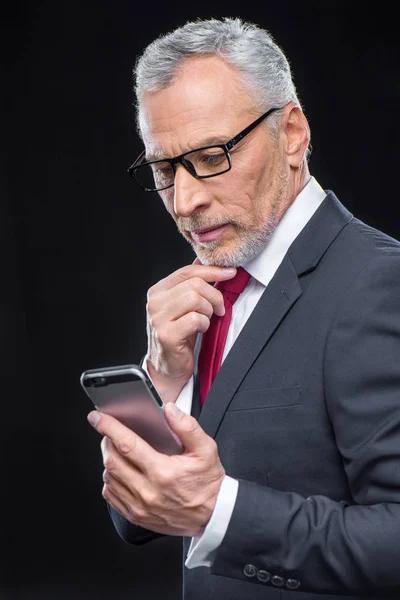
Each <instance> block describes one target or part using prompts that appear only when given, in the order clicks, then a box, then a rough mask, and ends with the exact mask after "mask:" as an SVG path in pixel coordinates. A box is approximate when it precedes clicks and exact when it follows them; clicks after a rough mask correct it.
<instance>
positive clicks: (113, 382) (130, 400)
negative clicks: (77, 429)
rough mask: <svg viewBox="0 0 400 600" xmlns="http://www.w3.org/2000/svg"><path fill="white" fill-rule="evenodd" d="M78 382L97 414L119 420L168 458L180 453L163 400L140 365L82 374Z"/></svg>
mask: <svg viewBox="0 0 400 600" xmlns="http://www.w3.org/2000/svg"><path fill="white" fill-rule="evenodd" d="M80 382H81V385H82V387H83V389H84V390H85V392H86V394H87V395H88V396H89V398H90V400H91V401H92V402H93V404H94V406H95V407H96V408H97V409H98V410H99V411H101V412H103V413H106V414H108V415H111V416H113V417H115V418H116V419H118V421H120V422H121V423H123V425H126V427H129V429H131V430H132V431H134V432H135V433H137V434H138V435H139V436H140V437H141V438H143V439H144V440H145V441H146V442H147V443H149V444H150V445H151V446H153V448H154V449H155V450H157V451H158V452H162V453H164V454H169V455H172V454H181V453H182V452H183V450H184V448H183V445H182V442H181V441H180V439H179V438H178V437H177V436H176V435H175V433H174V432H173V431H172V430H171V428H170V427H169V425H168V423H167V420H166V418H165V414H164V406H165V405H164V402H163V400H162V399H161V397H160V395H159V394H158V392H157V390H156V388H155V387H154V386H153V384H152V382H151V379H150V377H149V376H148V375H147V373H146V371H144V370H143V369H142V368H141V367H140V366H139V365H122V366H119V367H104V368H102V369H91V370H89V371H84V372H83V373H82V375H81V378H80Z"/></svg>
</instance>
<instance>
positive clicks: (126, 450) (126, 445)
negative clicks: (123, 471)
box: [116, 434, 136, 456]
mask: <svg viewBox="0 0 400 600" xmlns="http://www.w3.org/2000/svg"><path fill="white" fill-rule="evenodd" d="M135 442H136V438H135V436H134V435H130V434H129V435H125V436H123V437H122V438H121V439H119V440H118V442H117V443H116V447H117V450H118V452H119V453H120V454H122V455H123V456H126V455H128V454H130V453H131V452H132V450H133V449H134V447H135Z"/></svg>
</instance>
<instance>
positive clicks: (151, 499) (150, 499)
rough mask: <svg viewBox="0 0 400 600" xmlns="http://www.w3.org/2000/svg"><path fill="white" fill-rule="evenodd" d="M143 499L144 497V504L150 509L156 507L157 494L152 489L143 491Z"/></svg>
mask: <svg viewBox="0 0 400 600" xmlns="http://www.w3.org/2000/svg"><path fill="white" fill-rule="evenodd" d="M141 497H142V502H143V504H144V505H145V506H148V507H150V506H155V505H156V500H157V494H156V493H155V491H154V490H152V489H150V488H146V489H144V490H142V493H141Z"/></svg>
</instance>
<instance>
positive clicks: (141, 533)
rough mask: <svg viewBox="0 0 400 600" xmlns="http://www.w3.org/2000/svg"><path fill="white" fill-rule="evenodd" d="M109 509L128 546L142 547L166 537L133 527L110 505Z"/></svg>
mask: <svg viewBox="0 0 400 600" xmlns="http://www.w3.org/2000/svg"><path fill="white" fill-rule="evenodd" d="M107 507H108V512H109V513H110V517H111V520H112V522H113V524H114V527H115V529H116V530H117V532H118V534H119V535H120V537H121V538H122V539H123V540H124V541H125V542H127V543H128V544H134V545H135V546H141V545H142V544H146V543H147V542H151V541H153V540H156V539H157V538H160V537H164V536H163V534H161V533H155V532H154V531H150V530H149V529H144V528H143V527H139V526H138V525H133V523H131V522H130V521H128V520H127V519H125V517H123V516H122V515H120V514H119V512H118V511H116V510H115V508H113V507H112V506H111V505H110V504H108V503H107Z"/></svg>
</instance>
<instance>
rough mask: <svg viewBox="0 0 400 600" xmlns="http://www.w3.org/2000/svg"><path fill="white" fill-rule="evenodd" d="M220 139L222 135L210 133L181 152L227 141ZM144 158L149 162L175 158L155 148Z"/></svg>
mask: <svg viewBox="0 0 400 600" xmlns="http://www.w3.org/2000/svg"><path fill="white" fill-rule="evenodd" d="M222 140H223V136H217V135H211V136H209V137H206V138H204V139H202V140H200V141H199V140H198V141H197V143H196V144H193V147H190V148H188V150H185V152H182V154H185V153H186V152H192V151H194V150H197V149H198V148H204V147H205V146H214V145H215V146H219V145H220V144H226V143H227V142H228V141H229V140H226V141H222ZM145 158H146V161H148V162H150V161H152V160H163V159H167V158H175V157H174V156H170V157H167V156H165V155H163V154H162V153H161V151H159V150H155V151H154V152H150V153H149V154H147V153H146V155H145Z"/></svg>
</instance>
